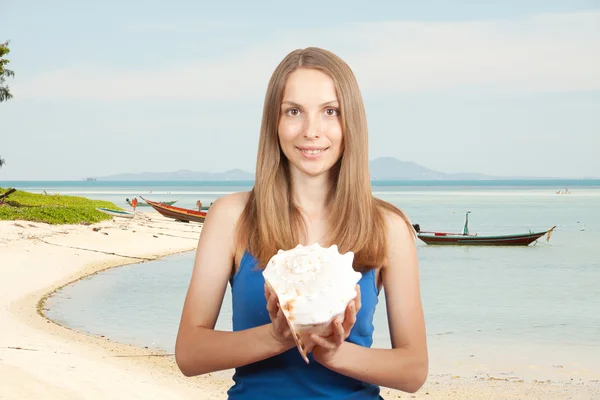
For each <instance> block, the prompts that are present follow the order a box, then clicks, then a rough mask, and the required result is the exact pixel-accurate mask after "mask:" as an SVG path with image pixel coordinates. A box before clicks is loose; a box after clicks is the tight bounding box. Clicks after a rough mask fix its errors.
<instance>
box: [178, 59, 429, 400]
mask: <svg viewBox="0 0 600 400" xmlns="http://www.w3.org/2000/svg"><path fill="white" fill-rule="evenodd" d="M367 142H368V137H367V121H366V115H365V109H364V105H363V101H362V96H361V93H360V90H359V87H358V84H357V82H356V79H355V77H354V74H353V73H352V70H351V69H350V67H349V66H348V65H347V64H346V63H345V62H344V61H343V60H341V59H340V58H339V57H338V56H336V55H335V54H333V53H331V52H329V51H326V50H323V49H319V48H306V49H301V50H295V51H293V52H291V53H290V54H288V55H287V56H286V57H285V58H284V59H283V61H281V63H280V64H279V66H278V67H277V68H276V69H275V71H274V73H273V75H272V77H271V80H270V81H269V85H268V88H267V94H266V98H265V102H264V109H263V118H262V125H261V130H260V139H259V146H258V159H257V166H256V178H255V184H254V187H253V189H252V190H251V191H250V192H245V193H235V194H232V195H228V196H225V197H222V198H220V199H218V200H217V201H215V202H214V204H213V205H212V207H211V208H210V212H209V213H208V216H207V218H206V220H205V222H204V226H203V228H202V235H201V237H200V241H199V243H198V248H197V252H196V259H195V263H194V270H193V273H192V277H191V282H190V286H189V289H188V293H187V296H186V299H185V304H184V307H183V313H182V317H181V323H180V326H179V333H178V335H177V343H176V348H175V356H176V361H177V364H178V366H179V368H180V369H181V371H182V372H183V373H184V374H185V375H186V376H195V375H201V374H205V373H208V372H213V371H218V370H224V369H229V368H235V369H236V372H235V375H234V381H235V384H234V385H233V387H232V388H231V389H230V390H229V392H228V394H229V398H230V399H283V398H285V399H315V398H336V399H379V398H380V396H379V386H386V387H391V388H396V389H400V390H403V391H406V392H415V391H417V390H418V389H419V388H420V387H421V386H422V385H423V384H424V382H425V380H426V377H427V373H428V356H427V343H426V338H425V322H424V317H423V309H422V305H421V296H420V285H419V272H418V262H417V255H416V246H415V237H414V231H413V229H412V226H411V224H410V222H409V220H408V218H407V217H406V216H405V215H404V214H403V213H402V212H401V211H400V210H399V209H397V208H396V207H394V206H393V205H391V204H389V203H386V202H384V201H382V200H379V199H377V198H375V197H373V195H372V191H371V185H370V176H369V168H368V149H367V144H368V143H367ZM315 242H318V243H319V244H321V245H322V246H330V245H332V244H337V245H338V247H339V251H340V253H346V252H348V251H353V252H354V253H355V257H354V267H355V269H356V270H358V271H360V272H362V273H363V276H362V279H361V280H360V282H359V288H360V290H359V295H358V296H357V297H356V298H355V299H354V300H353V301H352V302H350V304H349V305H348V308H347V310H346V314H345V316H346V318H345V320H344V323H339V322H337V321H334V322H332V324H334V326H333V328H334V333H333V334H332V335H331V336H330V337H318V336H315V335H313V336H312V337H311V340H312V343H310V344H309V348H312V353H311V357H310V363H309V364H306V363H305V362H304V361H303V360H302V358H301V356H300V354H298V351H297V349H296V348H295V343H294V340H293V337H292V336H291V334H290V332H289V329H288V327H287V324H286V322H285V319H284V317H283V315H282V313H281V311H280V310H279V309H278V304H277V299H276V296H275V295H274V294H272V293H269V292H268V290H266V289H265V285H264V279H263V277H262V269H263V268H264V267H265V265H266V264H267V262H268V260H269V259H270V258H271V257H272V256H273V255H274V254H275V253H276V252H277V250H279V249H284V250H287V249H291V248H293V247H295V246H296V245H297V244H299V243H300V244H304V245H308V244H311V243H315ZM228 283H229V284H231V289H232V307H233V332H224V331H216V330H215V329H214V326H215V322H216V320H217V317H218V315H219V311H220V308H221V304H222V301H223V296H224V293H225V289H226V286H227V284H228ZM382 287H383V288H384V289H385V290H384V292H385V301H386V305H387V313H388V322H389V327H390V336H391V349H372V348H370V347H371V344H372V341H373V313H374V311H375V306H376V305H377V302H378V294H379V290H380V289H381V288H382ZM313 346H314V347H313Z"/></svg>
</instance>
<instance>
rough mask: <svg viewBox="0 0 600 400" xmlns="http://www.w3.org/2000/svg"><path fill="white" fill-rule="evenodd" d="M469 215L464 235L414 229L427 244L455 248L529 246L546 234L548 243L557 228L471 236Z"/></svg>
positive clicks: (415, 225) (417, 225)
mask: <svg viewBox="0 0 600 400" xmlns="http://www.w3.org/2000/svg"><path fill="white" fill-rule="evenodd" d="M469 213H470V211H467V214H466V219H465V226H464V228H463V232H462V233H450V232H428V231H421V227H420V226H419V224H414V225H413V228H414V229H415V231H416V232H417V237H418V238H419V239H421V240H422V241H423V242H425V243H427V244H431V245H454V246H461V245H462V246H464V245H468V246H529V245H530V244H531V243H533V242H535V241H536V240H538V239H539V238H541V237H543V236H544V235H546V234H547V235H548V236H547V237H546V241H550V236H552V232H553V231H554V228H556V226H553V227H552V228H550V229H547V230H545V231H538V232H532V231H530V232H528V233H517V234H507V235H478V234H471V233H469Z"/></svg>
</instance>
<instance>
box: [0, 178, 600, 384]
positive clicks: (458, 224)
mask: <svg viewBox="0 0 600 400" xmlns="http://www.w3.org/2000/svg"><path fill="white" fill-rule="evenodd" d="M430 183H431V182H428V183H427V185H425V184H421V185H419V184H416V183H415V182H410V183H406V184H405V183H398V184H390V183H385V184H382V185H374V188H373V190H374V193H375V194H376V195H377V196H378V197H381V198H383V199H385V200H387V201H390V202H392V203H393V204H395V205H397V206H399V207H401V208H402V209H403V210H404V211H405V212H407V213H408V215H409V216H410V218H411V219H412V220H413V222H414V223H419V224H420V225H421V228H422V229H424V230H452V231H460V230H461V229H462V226H463V223H464V213H465V212H466V211H467V210H468V211H471V215H470V221H469V227H470V230H471V232H478V233H480V234H486V233H488V234H492V233H519V232H527V231H529V230H545V229H548V228H550V227H552V226H554V225H556V226H557V228H556V230H555V231H554V233H553V234H552V237H551V240H550V242H546V239H545V238H544V239H543V240H541V241H539V242H538V243H537V244H535V246H534V245H532V246H529V247H515V248H510V247H504V248H494V247H435V246H426V245H425V244H423V243H421V242H419V245H418V252H419V262H420V269H421V282H422V298H423V306H424V310H425V315H426V321H427V330H428V341H429V344H430V351H431V354H430V357H431V367H432V371H434V372H437V373H456V370H457V368H463V367H464V368H466V370H469V371H472V370H473V368H474V367H473V366H475V367H476V369H478V370H481V371H488V372H497V373H509V372H513V373H516V374H521V375H522V376H526V375H527V374H531V373H532V371H533V370H532V367H531V364H535V365H538V364H539V365H541V366H550V367H552V366H555V365H558V364H560V365H561V368H562V366H564V371H565V373H566V372H568V371H569V368H571V369H573V370H575V369H579V370H581V369H585V370H588V371H592V372H593V373H597V374H598V375H599V376H600V361H598V360H600V340H599V338H600V182H598V181H585V184H580V185H577V184H575V183H574V182H569V183H568V185H565V184H564V182H560V186H559V182H550V183H549V182H546V181H544V182H541V183H538V184H531V182H529V185H521V183H522V182H519V183H517V184H514V185H509V184H508V183H506V182H505V183H504V184H503V185H497V184H495V183H492V184H485V183H484V184H480V185H475V184H473V182H468V183H464V182H460V183H456V184H455V185H451V184H448V183H447V182H445V183H444V184H439V185H431V184H430ZM513 183H514V182H513ZM29 184H30V185H31V186H28V189H29V190H40V188H41V186H37V184H36V185H33V184H32V183H29ZM46 184H47V183H44V185H46ZM92 184H93V185H89V184H88V183H87V182H84V183H79V182H78V183H77V184H76V185H69V184H67V183H56V184H55V186H47V185H46V186H45V188H50V190H48V189H46V190H47V191H49V192H50V191H51V192H59V193H71V194H77V195H85V196H88V197H92V198H103V199H108V200H111V199H114V200H115V202H116V203H118V204H121V203H123V204H124V197H131V196H132V195H134V194H137V193H141V192H142V191H144V190H146V191H150V190H152V192H153V193H152V195H153V196H154V198H159V199H160V197H159V196H166V197H173V195H174V194H177V196H175V197H179V198H180V199H181V204H182V206H190V207H191V206H193V204H194V203H195V201H196V200H197V199H198V198H201V199H202V201H203V202H206V201H213V200H214V199H215V198H217V197H219V196H221V195H223V194H225V193H229V192H231V191H238V190H245V189H246V188H247V187H249V186H248V184H247V183H246V184H242V185H238V186H232V185H231V184H229V185H225V184H219V185H216V184H213V183H211V185H202V186H201V185H194V184H190V185H187V184H184V183H179V182H178V183H177V184H176V185H175V184H173V185H171V186H169V184H167V183H164V184H163V185H152V184H148V183H147V182H143V183H139V184H136V185H125V184H123V185H122V184H121V183H119V184H116V183H113V182H111V183H102V184H100V182H92ZM1 185H4V186H8V185H6V184H5V183H2V184H1ZM13 186H15V185H13ZM565 186H568V187H569V191H570V192H571V194H567V195H564V194H556V191H557V190H564V187H565ZM23 189H25V188H23ZM119 199H123V200H122V201H116V200H119ZM111 201H113V200H111ZM193 257H194V254H193V252H190V253H187V254H180V255H176V256H171V257H167V258H165V259H162V260H159V261H155V262H150V263H145V264H136V265H129V266H125V267H122V268H117V269H113V270H109V271H105V272H103V273H100V274H97V275H94V276H93V277H90V278H87V279H84V280H82V281H80V282H78V283H76V284H74V285H71V286H68V287H66V288H64V289H63V290H61V291H59V292H58V293H57V294H55V295H54V296H52V297H51V298H50V299H49V302H48V306H49V308H50V310H49V312H48V316H49V317H50V318H52V319H54V320H56V321H58V322H60V323H63V324H66V325H68V326H71V327H73V328H75V329H78V330H81V331H84V332H88V333H91V334H94V335H105V336H107V337H109V338H111V339H113V340H116V341H121V342H125V343H131V344H137V345H140V346H148V347H153V348H160V349H164V350H166V351H168V352H172V351H173V348H174V341H175V335H176V332H177V325H178V323H179V317H180V313H181V307H182V304H183V299H184V296H185V291H186V289H187V285H188V283H189V278H190V274H191V270H192V266H193ZM374 324H375V338H374V339H375V343H374V346H375V347H389V334H388V329H387V320H386V314H385V300H384V293H382V294H381V295H380V304H379V306H378V308H377V312H376V315H375V322H374ZM217 328H218V329H231V299H230V296H229V290H228V291H227V294H226V297H225V299H224V302H223V306H222V310H221V314H220V316H219V320H218V323H217ZM528 365H529V367H527V366H528ZM519 366H521V367H519ZM536 371H537V370H536ZM561 371H563V370H561ZM533 372H535V371H533ZM536 378H538V379H543V376H536ZM596 379H597V378H596Z"/></svg>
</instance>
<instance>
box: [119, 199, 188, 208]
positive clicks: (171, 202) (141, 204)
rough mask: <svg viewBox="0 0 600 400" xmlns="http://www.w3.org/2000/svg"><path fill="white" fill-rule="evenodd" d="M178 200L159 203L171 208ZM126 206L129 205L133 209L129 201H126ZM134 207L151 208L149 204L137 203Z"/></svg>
mask: <svg viewBox="0 0 600 400" xmlns="http://www.w3.org/2000/svg"><path fill="white" fill-rule="evenodd" d="M178 201H179V200H172V201H161V202H160V203H161V204H166V205H168V206H172V205H173V204H175V203H177V202H178ZM127 204H129V205H130V206H132V207H133V205H132V204H131V201H127ZM136 207H151V206H150V204H145V203H138V205H137V206H136Z"/></svg>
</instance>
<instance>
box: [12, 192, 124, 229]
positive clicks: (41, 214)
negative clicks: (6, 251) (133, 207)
mask: <svg viewBox="0 0 600 400" xmlns="http://www.w3.org/2000/svg"><path fill="white" fill-rule="evenodd" d="M7 190H8V189H5V188H0V194H2V193H5V192H6V191H7ZM96 207H106V208H111V209H113V210H120V208H119V207H117V206H115V205H114V204H113V203H111V202H109V201H101V200H90V199H87V198H85V197H76V196H61V195H58V194H35V193H29V192H23V191H20V190H17V191H16V192H14V193H13V194H11V195H10V196H8V198H7V199H6V200H5V204H4V205H2V206H0V220H17V219H19V220H25V221H34V222H45V223H48V224H53V225H60V224H93V223H95V222H100V221H104V220H108V219H111V218H112V217H111V216H110V215H107V214H104V213H101V212H100V211H97V210H96Z"/></svg>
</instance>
